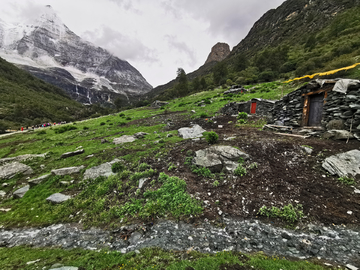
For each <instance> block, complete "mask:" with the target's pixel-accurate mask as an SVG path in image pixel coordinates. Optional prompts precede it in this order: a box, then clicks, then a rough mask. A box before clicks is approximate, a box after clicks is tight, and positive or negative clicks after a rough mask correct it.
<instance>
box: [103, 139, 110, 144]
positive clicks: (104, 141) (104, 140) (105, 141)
mask: <svg viewBox="0 0 360 270" xmlns="http://www.w3.org/2000/svg"><path fill="white" fill-rule="evenodd" d="M104 143H110V142H109V141H108V140H106V139H101V144H104Z"/></svg>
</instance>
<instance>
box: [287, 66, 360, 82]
mask: <svg viewBox="0 0 360 270" xmlns="http://www.w3.org/2000/svg"><path fill="white" fill-rule="evenodd" d="M358 65H360V63H356V64H353V65H352V66H348V67H343V68H339V69H334V70H330V71H326V72H322V73H315V74H312V75H305V76H303V77H300V78H295V79H291V80H288V81H286V82H284V83H289V82H292V81H298V80H301V79H305V78H309V79H312V78H314V77H315V76H326V75H331V74H335V73H337V72H339V71H342V70H349V69H352V68H355V67H356V66H358Z"/></svg>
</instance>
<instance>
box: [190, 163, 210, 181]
mask: <svg viewBox="0 0 360 270" xmlns="http://www.w3.org/2000/svg"><path fill="white" fill-rule="evenodd" d="M191 171H192V172H193V173H196V174H197V175H202V176H204V177H208V178H210V177H213V174H212V173H211V171H210V170H209V169H208V168H205V167H200V168H199V167H196V166H195V165H193V166H191Z"/></svg>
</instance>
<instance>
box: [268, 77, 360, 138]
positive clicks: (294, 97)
mask: <svg viewBox="0 0 360 270" xmlns="http://www.w3.org/2000/svg"><path fill="white" fill-rule="evenodd" d="M272 122H273V123H275V124H277V125H280V124H281V125H289V126H294V127H300V126H302V127H306V126H309V127H322V128H324V129H327V130H330V129H345V130H348V131H350V130H351V131H352V132H354V133H355V135H356V136H359V135H360V81H358V80H350V79H336V80H315V81H311V82H309V83H308V84H307V85H305V86H303V87H301V88H299V89H297V90H295V91H293V92H291V93H289V94H288V95H286V96H284V97H283V98H282V99H281V100H279V101H277V102H276V103H275V106H274V109H273V110H272Z"/></svg>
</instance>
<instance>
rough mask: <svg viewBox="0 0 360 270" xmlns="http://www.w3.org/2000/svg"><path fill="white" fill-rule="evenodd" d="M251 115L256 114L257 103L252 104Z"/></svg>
mask: <svg viewBox="0 0 360 270" xmlns="http://www.w3.org/2000/svg"><path fill="white" fill-rule="evenodd" d="M250 113H251V114H254V113H256V102H253V103H251V110H250Z"/></svg>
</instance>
